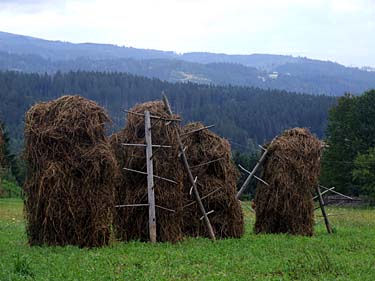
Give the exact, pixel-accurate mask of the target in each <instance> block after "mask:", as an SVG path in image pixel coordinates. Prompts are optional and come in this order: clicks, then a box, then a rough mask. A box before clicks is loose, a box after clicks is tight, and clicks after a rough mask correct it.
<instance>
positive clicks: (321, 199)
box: [316, 185, 332, 234]
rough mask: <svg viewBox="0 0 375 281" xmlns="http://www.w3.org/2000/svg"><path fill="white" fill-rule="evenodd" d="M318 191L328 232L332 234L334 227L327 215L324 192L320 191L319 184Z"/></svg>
mask: <svg viewBox="0 0 375 281" xmlns="http://www.w3.org/2000/svg"><path fill="white" fill-rule="evenodd" d="M316 192H317V193H318V198H319V205H320V209H321V210H322V215H323V217H324V223H325V224H326V228H327V232H328V233H329V234H331V233H332V227H331V225H330V224H329V220H328V216H327V213H326V210H325V208H324V201H323V197H322V194H321V192H320V187H319V185H317V187H316Z"/></svg>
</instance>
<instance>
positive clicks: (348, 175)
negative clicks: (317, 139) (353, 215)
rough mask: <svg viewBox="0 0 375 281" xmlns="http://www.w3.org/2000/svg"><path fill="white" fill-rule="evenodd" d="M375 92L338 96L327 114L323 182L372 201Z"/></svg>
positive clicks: (374, 194) (373, 186)
mask: <svg viewBox="0 0 375 281" xmlns="http://www.w3.org/2000/svg"><path fill="white" fill-rule="evenodd" d="M374 124H375V90H372V91H369V92H366V93H364V94H363V95H361V96H353V95H350V94H347V95H345V96H344V97H341V98H340V99H339V100H338V104H337V105H336V106H334V107H333V108H332V109H331V110H330V113H329V123H328V126H327V134H326V148H325V151H324V154H323V156H324V157H323V164H322V182H323V183H324V184H325V185H328V186H335V187H336V188H337V189H338V190H341V191H343V192H346V193H349V194H353V195H359V194H365V195H369V196H372V199H373V200H375V125H374Z"/></svg>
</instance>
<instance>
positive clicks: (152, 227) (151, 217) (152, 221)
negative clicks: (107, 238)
mask: <svg viewBox="0 0 375 281" xmlns="http://www.w3.org/2000/svg"><path fill="white" fill-rule="evenodd" d="M145 140H146V161H147V195H148V204H149V207H148V225H149V232H150V241H151V243H155V242H156V212H155V192H154V175H153V173H154V171H153V170H154V168H153V162H152V159H151V156H152V140H151V117H150V112H149V111H148V110H146V111H145Z"/></svg>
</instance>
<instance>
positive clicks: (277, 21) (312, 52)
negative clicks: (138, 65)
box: [0, 0, 375, 65]
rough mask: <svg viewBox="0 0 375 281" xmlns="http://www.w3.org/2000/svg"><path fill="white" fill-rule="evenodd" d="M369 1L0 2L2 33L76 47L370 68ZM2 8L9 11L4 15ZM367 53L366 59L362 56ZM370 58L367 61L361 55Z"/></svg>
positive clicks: (373, 15)
mask: <svg viewBox="0 0 375 281" xmlns="http://www.w3.org/2000/svg"><path fill="white" fill-rule="evenodd" d="M374 4H375V2H374V1H373V0H340V1H339V0H315V1H310V0H283V1H280V0H267V1H263V0H252V1H248V0H231V1H220V0H215V1H214V0H159V1H153V0H137V1H126V0H61V1H59V0H48V1H47V0H29V1H27V0H23V1H22V0H12V1H10V0H6V1H5V2H4V1H1V0H0V26H1V28H2V29H3V31H8V32H14V33H20V34H26V35H31V36H36V37H42V38H46V39H54V40H64V41H73V42H102V43H113V44H119V45H126V46H133V47H140V48H154V49H163V50H173V51H178V52H187V51H211V52H225V53H280V54H294V55H304V56H310V57H315V58H319V57H320V58H329V59H331V60H336V61H339V62H343V63H346V64H352V63H354V64H362V63H363V62H365V64H368V63H367V62H368V61H371V63H372V64H373V65H375V58H374V55H373V54H369V53H370V52H369V51H366V50H373V49H374V48H375V46H374V45H375V42H374V40H375V39H373V34H374V19H375V11H374ZM4 7H7V8H6V9H4ZM364 51H366V52H364ZM363 53H365V54H368V56H367V60H366V61H365V59H364V58H363V56H362V55H359V54H363Z"/></svg>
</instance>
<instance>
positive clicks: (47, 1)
mask: <svg viewBox="0 0 375 281" xmlns="http://www.w3.org/2000/svg"><path fill="white" fill-rule="evenodd" d="M66 2H67V0H1V1H0V9H1V11H2V12H9V13H12V14H19V13H25V14H28V13H38V12H41V11H45V10H51V9H55V10H56V9H62V8H64V6H65V4H66Z"/></svg>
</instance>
